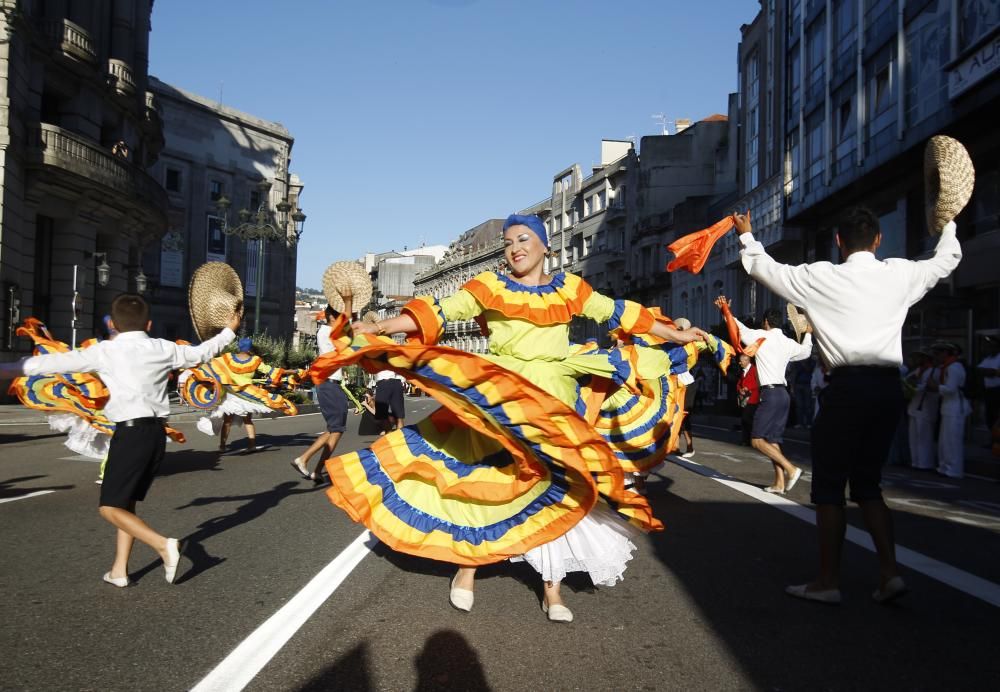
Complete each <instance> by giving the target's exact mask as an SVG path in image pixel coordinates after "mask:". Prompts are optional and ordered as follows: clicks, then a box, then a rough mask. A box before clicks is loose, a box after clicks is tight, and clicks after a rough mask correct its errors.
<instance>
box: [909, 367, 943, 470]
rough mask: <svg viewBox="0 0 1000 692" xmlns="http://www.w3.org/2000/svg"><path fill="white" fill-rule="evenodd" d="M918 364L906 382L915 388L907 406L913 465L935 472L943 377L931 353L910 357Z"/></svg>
mask: <svg viewBox="0 0 1000 692" xmlns="http://www.w3.org/2000/svg"><path fill="white" fill-rule="evenodd" d="M911 357H913V358H914V359H916V361H917V363H916V365H915V367H914V368H913V370H911V371H910V372H909V373H908V374H907V375H906V382H907V383H909V384H910V386H912V387H913V397H912V398H911V399H910V403H909V404H907V406H906V414H907V415H908V416H909V417H910V431H909V434H910V463H911V465H912V466H913V468H915V469H922V470H924V471H933V470H934V467H935V465H936V464H937V441H936V440H935V439H934V433H935V432H936V431H937V425H938V415H939V414H940V411H941V405H940V401H939V399H938V391H937V382H938V381H939V380H940V379H941V373H940V372H939V371H938V369H937V368H936V367H934V361H933V359H932V358H931V355H930V354H929V353H924V352H923V351H917V352H915V353H913V354H911Z"/></svg>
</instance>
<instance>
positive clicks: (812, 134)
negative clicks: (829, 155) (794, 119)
mask: <svg viewBox="0 0 1000 692" xmlns="http://www.w3.org/2000/svg"><path fill="white" fill-rule="evenodd" d="M823 153H824V152H823V116H822V114H821V113H817V114H816V115H815V116H813V117H811V118H809V120H808V122H807V123H806V160H807V162H808V167H807V169H806V193H807V194H808V193H810V192H814V191H815V190H816V189H817V188H818V187H819V186H820V185H822V184H823V165H824V163H825V161H824V156H823Z"/></svg>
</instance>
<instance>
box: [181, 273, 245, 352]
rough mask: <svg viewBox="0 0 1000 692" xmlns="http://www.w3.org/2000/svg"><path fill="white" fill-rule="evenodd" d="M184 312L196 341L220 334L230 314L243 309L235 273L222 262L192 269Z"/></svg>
mask: <svg viewBox="0 0 1000 692" xmlns="http://www.w3.org/2000/svg"><path fill="white" fill-rule="evenodd" d="M188 309H189V310H190V311H191V323H192V324H193V325H194V331H195V334H197V335H198V338H199V339H201V340H202V341H204V340H205V339H210V338H212V337H213V336H215V335H216V334H218V333H219V332H221V331H222V330H223V329H224V328H225V327H227V326H228V325H229V321H230V320H231V319H232V317H233V312H235V311H236V310H242V309H243V283H242V282H241V281H240V277H239V275H238V274H237V273H236V270H235V269H233V268H232V267H230V266H229V265H228V264H226V263H225V262H206V263H205V264H203V265H201V266H200V267H198V268H197V269H195V270H194V274H192V275H191V283H190V284H188Z"/></svg>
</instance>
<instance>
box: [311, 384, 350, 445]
mask: <svg viewBox="0 0 1000 692" xmlns="http://www.w3.org/2000/svg"><path fill="white" fill-rule="evenodd" d="M316 399H317V401H319V410H320V413H322V414H323V420H324V421H326V431H327V432H332V433H338V432H339V433H342V432H344V431H345V430H346V429H347V394H345V393H344V390H343V389H341V387H340V382H337V381H334V380H327V381H326V382H322V383H320V384H318V385H316Z"/></svg>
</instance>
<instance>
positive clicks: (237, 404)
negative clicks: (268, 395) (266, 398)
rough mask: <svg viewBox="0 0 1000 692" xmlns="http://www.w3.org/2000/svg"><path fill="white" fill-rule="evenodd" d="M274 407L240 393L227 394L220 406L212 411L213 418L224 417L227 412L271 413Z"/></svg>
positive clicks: (235, 413) (245, 413) (233, 413)
mask: <svg viewBox="0 0 1000 692" xmlns="http://www.w3.org/2000/svg"><path fill="white" fill-rule="evenodd" d="M272 410H273V409H272V408H271V407H270V406H265V405H264V404H261V403H259V402H256V401H251V400H250V399H246V398H244V397H242V396H240V395H239V394H227V395H226V398H225V399H223V400H222V403H221V404H219V407H218V408H216V409H215V410H214V411H212V418H222V416H224V415H226V414H232V415H234V416H246V415H252V414H262V413H270V412H271V411H272Z"/></svg>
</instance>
